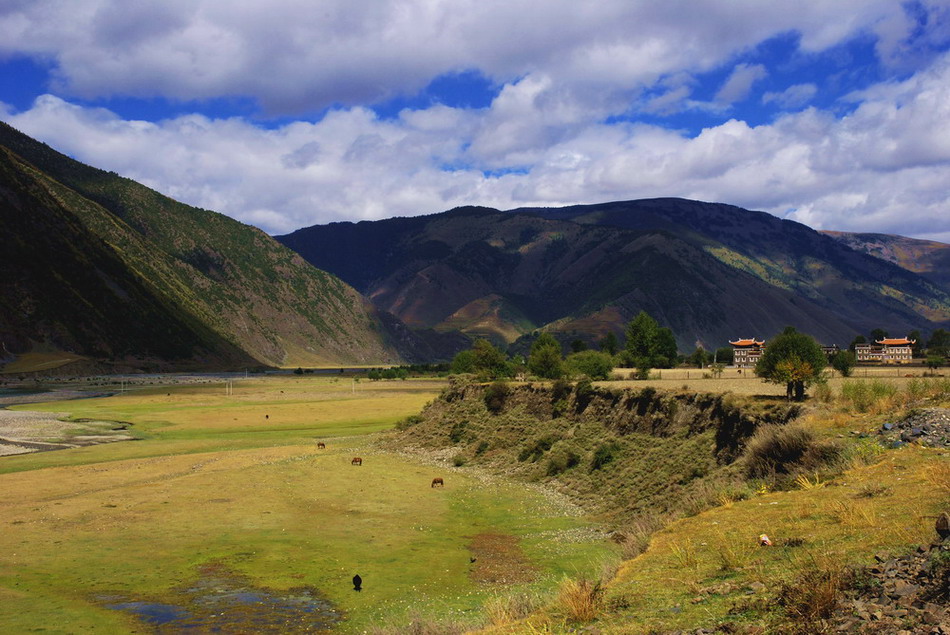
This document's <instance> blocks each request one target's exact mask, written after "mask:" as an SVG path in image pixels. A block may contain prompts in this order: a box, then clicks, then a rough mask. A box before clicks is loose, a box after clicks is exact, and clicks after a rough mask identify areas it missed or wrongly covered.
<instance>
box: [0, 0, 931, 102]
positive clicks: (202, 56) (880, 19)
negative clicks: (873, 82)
mask: <svg viewBox="0 0 950 635" xmlns="http://www.w3.org/2000/svg"><path fill="white" fill-rule="evenodd" d="M928 4H934V5H939V2H938V0H931V2H929V3H928ZM938 8H939V7H938V6H935V7H934V8H932V11H933V13H934V15H935V16H937V15H944V14H942V13H940V12H939V11H938ZM907 20H908V18H907V16H906V13H905V11H904V9H903V8H902V6H901V5H900V3H895V2H893V0H836V2H825V1H824V0H802V1H801V2H796V3H787V2H763V1H761V0H741V1H736V2H728V3H724V2H719V1H718V0H703V1H697V0H672V1H670V2H665V3H662V4H657V3H655V2H652V1H649V0H640V1H630V0H602V1H600V2H596V3H577V2H576V1H574V0H549V1H548V2H545V3H544V6H543V8H541V7H540V5H538V3H536V2H527V1H516V2H511V1H503V0H457V1H455V2H440V3H432V2H429V1H427V0H380V1H379V2H373V3H353V2H350V0H322V1H321V2H320V3H312V2H306V1H304V0H272V1H270V2H267V3H261V2H259V1H258V0H230V1H229V2H226V3H223V2H219V1H217V0H168V1H167V2H161V3H148V2H141V3H140V2H132V3H130V2H127V1H126V0H71V1H70V2H63V1H62V0H31V1H29V2H6V3H4V4H3V6H2V7H0V55H3V54H18V55H19V54H25V55H32V56H34V57H37V58H39V59H42V60H44V61H49V62H50V63H51V64H52V65H53V67H54V72H55V76H54V77H55V79H54V82H53V86H52V88H53V89H54V90H55V92H56V93H57V94H60V95H62V96H78V97H83V98H87V99H89V98H99V97H109V96H115V95H130V96H135V97H152V96H164V97H170V98H174V99H180V100H203V99H211V98H215V97H222V96H224V97H228V96H245V97H250V98H252V99H256V100H258V102H259V103H261V104H263V105H264V107H265V108H266V109H267V110H268V112H270V113H278V114H279V113H295V112H304V111H311V112H312V111H319V110H321V109H323V108H325V107H328V106H333V105H344V106H346V105H357V104H362V103H370V102H375V101H379V100H383V99H386V98H388V97H391V96H393V95H400V94H414V93H415V92H416V91H418V90H419V89H421V88H422V87H424V86H425V85H426V84H427V83H428V82H429V81H431V80H432V78H434V77H436V76H439V75H441V74H445V73H453V72H458V71H460V70H466V69H473V68H477V69H479V70H480V71H481V72H483V73H484V74H485V75H486V76H488V77H490V78H492V79H493V80H494V81H495V82H496V83H498V84H499V85H504V84H510V83H514V82H516V81H517V80H518V79H519V78H523V77H525V76H528V75H534V76H539V77H547V78H550V80H551V81H552V83H553V85H555V86H557V87H558V89H559V90H560V91H561V92H562V93H563V94H565V95H575V96H590V95H592V94H594V93H595V92H596V93H597V94H600V95H602V98H603V100H606V101H610V100H614V101H616V102H617V103H619V102H620V101H622V100H623V99H624V98H629V97H630V96H631V95H635V94H636V92H637V90H638V89H639V88H640V87H645V86H646V87H649V86H653V85H654V84H655V83H656V82H658V81H662V80H663V78H665V77H667V76H669V75H670V74H675V73H680V72H683V71H686V72H689V73H697V72H703V71H708V70H710V69H713V68H717V67H719V66H721V65H722V64H724V63H727V62H728V61H729V60H731V59H733V58H734V57H735V56H736V55H737V54H738V53H740V52H742V51H746V50H748V49H750V48H751V47H753V46H755V45H757V44H758V43H760V42H762V41H764V40H766V39H768V38H770V37H773V36H776V35H780V34H784V33H789V32H795V33H798V34H800V36H801V46H802V48H803V50H805V51H816V50H822V49H824V48H827V47H830V46H834V45H835V44H838V43H840V42H842V41H844V40H846V39H848V38H850V37H853V36H854V34H855V33H860V32H862V31H865V30H871V29H876V30H877V32H878V33H879V34H881V37H882V38H883V37H884V36H886V42H885V40H884V39H882V45H881V46H882V54H885V55H887V56H888V58H889V59H895V60H896V59H899V58H900V56H901V54H902V52H906V51H905V48H906V47H903V48H902V43H905V41H906V39H907V35H908V32H909V31H908V29H909V26H908V23H907ZM936 20H937V18H936V17H935V18H934V21H936ZM939 26H940V25H939V24H936V25H931V24H930V23H928V24H927V25H925V26H924V27H918V28H923V30H925V31H927V32H928V33H929V32H933V33H938V32H939ZM684 33H688V34H689V35H688V37H684V36H683V34H684ZM944 33H945V32H944ZM934 37H937V36H936V35H934ZM918 39H920V38H918ZM761 73H762V71H761V69H758V68H757V67H755V66H747V67H739V68H737V69H736V73H735V74H734V76H733V77H732V78H730V80H729V82H727V84H726V86H724V87H723V89H722V91H721V99H722V100H723V101H727V102H729V101H734V100H735V99H737V98H739V97H741V96H742V95H743V89H744V87H745V88H747V86H748V85H749V84H750V83H751V82H752V81H754V80H755V79H758V78H760V77H761V76H762V74H761ZM561 99H564V97H563V96H562V97H561ZM621 109H623V107H621Z"/></svg>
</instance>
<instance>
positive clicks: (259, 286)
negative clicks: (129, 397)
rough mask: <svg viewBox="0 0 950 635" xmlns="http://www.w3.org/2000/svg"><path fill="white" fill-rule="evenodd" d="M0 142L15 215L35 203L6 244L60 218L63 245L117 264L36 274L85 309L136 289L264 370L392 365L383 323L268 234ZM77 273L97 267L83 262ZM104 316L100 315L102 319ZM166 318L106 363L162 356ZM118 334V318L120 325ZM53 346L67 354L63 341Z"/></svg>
mask: <svg viewBox="0 0 950 635" xmlns="http://www.w3.org/2000/svg"><path fill="white" fill-rule="evenodd" d="M0 145H2V146H5V148H3V152H2V155H3V158H4V159H5V161H4V165H3V166H0V167H3V168H4V169H3V170H0V176H3V177H4V182H5V183H6V184H7V187H9V188H10V191H11V192H12V193H13V194H12V195H11V201H13V203H11V206H13V207H16V205H15V203H16V200H17V198H18V195H20V194H26V193H29V194H30V197H29V200H30V201H32V202H36V205H34V206H33V209H31V211H30V216H31V219H32V225H31V226H30V227H29V228H24V227H21V226H20V225H17V226H16V227H15V230H16V231H13V230H8V231H10V233H11V235H12V236H14V237H15V238H16V239H17V240H19V241H27V240H30V239H33V238H38V239H44V236H45V234H47V233H48V232H49V231H50V228H49V227H48V226H49V225H52V224H54V222H58V221H56V220H55V219H53V217H54V216H55V217H56V218H57V219H58V218H59V217H62V218H65V219H66V220H65V221H63V222H62V223H60V224H61V225H64V226H68V230H69V232H70V233H71V234H72V237H71V239H70V240H67V241H66V242H67V243H70V242H76V241H77V240H78V238H77V235H79V234H82V236H83V237H85V238H86V240H88V241H90V242H92V243H95V244H96V247H97V249H99V250H101V251H102V252H103V253H104V254H106V255H107V256H108V257H109V258H110V262H111V261H112V260H117V261H118V263H119V265H118V266H116V267H113V268H115V269H118V271H115V272H113V271H111V270H109V269H102V271H100V278H101V279H99V278H97V277H96V276H95V275H92V276H89V275H87V276H85V277H83V276H81V275H79V274H78V273H77V271H76V269H77V268H75V267H67V266H64V264H63V263H62V262H58V261H56V260H55V259H54V260H53V261H51V266H53V268H54V271H53V272H52V273H49V272H44V274H43V275H37V276H36V278H37V280H40V281H43V283H44V284H46V285H50V284H53V283H51V282H49V280H57V281H58V282H57V283H56V284H59V285H60V286H66V287H68V288H69V290H70V291H71V292H72V293H74V295H76V296H77V297H78V301H79V302H80V303H82V302H83V299H84V297H85V296H88V297H89V303H90V304H92V305H93V306H95V304H96V302H95V299H96V297H97V294H100V295H105V297H106V298H107V299H108V300H110V301H113V302H114V301H115V297H112V296H111V295H110V294H114V295H116V296H118V297H119V298H124V297H126V296H127V295H129V294H131V293H132V291H131V290H136V291H139V290H138V289H137V287H142V290H141V291H139V292H140V293H143V294H145V295H147V296H148V299H149V300H150V301H151V303H152V304H157V305H159V307H158V308H159V309H161V310H163V311H165V312H166V313H167V314H168V315H169V316H173V317H174V319H175V320H177V321H179V322H181V323H182V324H183V326H184V327H185V328H187V329H188V330H190V332H191V334H192V336H193V337H195V336H197V337H198V338H199V340H200V342H201V343H204V344H205V346H206V347H207V348H208V349H210V352H212V353H214V352H219V351H224V352H226V353H228V354H229V355H231V356H232V357H233V356H235V354H234V351H231V350H228V349H229V346H230V347H235V348H237V349H240V350H241V351H245V352H246V353H247V354H248V355H250V357H251V358H253V359H254V360H257V361H258V362H259V363H263V364H268V365H275V366H282V365H287V366H297V365H319V364H324V363H328V362H330V363H357V362H363V363H379V362H383V361H395V360H398V354H397V353H396V352H395V351H394V349H393V348H392V347H391V346H390V345H389V344H388V343H387V342H385V341H384V337H383V336H382V335H381V325H380V322H379V320H377V319H376V317H375V315H374V314H373V313H372V311H371V310H370V309H369V307H368V306H367V304H366V303H365V300H364V299H363V298H362V297H361V296H360V295H359V293H357V292H356V291H355V290H354V289H352V288H351V287H349V286H348V285H346V284H345V283H343V282H342V281H341V280H340V279H339V278H337V277H335V276H333V275H330V274H328V273H326V272H324V271H320V270H317V269H315V268H313V267H311V266H309V265H308V264H307V263H306V262H305V261H304V260H303V259H302V258H300V257H299V256H298V255H297V254H295V253H294V252H292V251H291V250H289V249H287V248H285V247H283V246H282V245H280V244H279V243H278V242H276V241H275V240H274V239H272V238H271V237H270V236H268V235H267V234H265V233H264V232H262V231H260V230H258V229H256V228H253V227H250V226H247V225H244V224H243V223H240V222H238V221H235V220H233V219H231V218H228V217H227V216H224V215H222V214H217V213H214V212H211V211H208V210H203V209H198V208H195V207H191V206H188V205H185V204H183V203H179V202H177V201H174V200H172V199H170V198H168V197H166V196H163V195H161V194H159V193H158V192H155V191H154V190H151V189H149V188H147V187H145V186H143V185H141V184H139V183H136V182H134V181H132V180H130V179H125V178H122V177H119V176H118V175H116V174H114V173H110V172H105V171H102V170H98V169H96V168H93V167H90V166H86V165H83V164H81V163H79V162H77V161H74V160H73V159H71V158H69V157H67V156H65V155H62V154H60V153H57V152H56V151H54V150H52V149H51V148H49V147H48V146H46V145H44V144H41V143H38V142H36V141H35V140H33V139H30V138H29V137H27V136H25V135H22V134H20V133H18V132H17V131H15V130H14V129H12V128H10V127H9V126H7V125H6V124H3V123H2V122H0ZM44 223H45V224H46V225H47V226H46V227H44V226H43V225H44ZM21 225H22V223H21ZM0 226H2V223H0ZM68 251H69V250H68V249H67V252H68ZM77 257H78V256H77ZM22 262H23V261H22V260H21V265H22ZM25 262H27V263H29V262H30V259H25ZM113 264H114V263H113ZM78 269H79V270H80V271H84V270H86V269H88V270H95V269H96V268H95V267H93V266H90V265H88V264H87V266H85V267H79V268H78ZM122 269H124V270H122ZM130 277H131V278H132V279H131V280H127V278H130ZM27 279H29V278H27ZM36 284H37V285H39V284H41V283H40V282H37V283H36ZM73 287H75V288H73ZM130 289H131V290H130ZM55 290H56V288H55V285H54V289H53V291H55ZM15 291H17V294H16V295H15V297H16V296H17V295H25V296H26V298H27V299H29V298H31V297H34V296H35V297H38V298H42V297H44V296H45V295H53V296H56V295H57V294H56V293H52V292H50V290H48V289H45V290H43V291H44V292H42V293H41V292H40V290H37V289H32V288H30V287H28V286H27V287H26V288H25V289H15ZM61 294H62V290H61V289H60V295H61ZM24 302H25V306H29V302H27V301H26V300H24ZM120 304H121V303H120ZM133 304H137V303H133ZM47 313H49V315H47V314H42V313H39V312H38V315H36V316H35V317H34V319H33V320H32V321H31V322H30V326H31V327H32V328H33V329H34V330H35V329H37V328H41V327H43V326H44V323H43V322H44V320H51V319H61V314H58V313H56V312H55V311H54V310H52V309H50V310H49V311H47ZM80 317H81V316H80ZM80 317H73V318H72V319H71V320H64V324H63V325H62V327H61V329H59V330H57V329H54V328H47V331H48V332H32V333H26V334H25V336H24V337H26V338H27V339H33V340H43V339H47V338H52V339H54V340H55V339H56V338H57V337H58V338H60V339H63V338H64V337H65V336H64V335H63V334H62V333H60V330H63V329H65V330H66V332H67V333H73V331H76V330H77V328H78V327H77V325H76V324H74V322H80V323H81V320H80ZM110 318H111V315H110V312H108V311H106V312H105V313H104V315H103V321H104V323H106V324H108V323H109V320H110ZM169 319H170V318H168V319H165V320H161V319H140V320H137V321H133V322H136V323H139V322H140V323H142V324H144V325H147V327H148V332H147V333H146V332H143V333H138V334H137V335H136V337H134V338H131V340H130V341H129V342H124V344H125V346H126V348H127V349H128V350H119V351H114V352H112V355H113V356H115V357H119V356H121V355H130V356H144V355H146V354H147V353H148V352H150V351H155V350H158V351H159V352H160V351H161V347H160V346H158V345H157V344H159V343H160V342H161V338H162V337H163V335H164V336H165V337H170V335H168V334H165V333H164V330H165V325H166V323H167V322H169ZM123 326H124V325H123V323H122V322H118V321H117V324H116V328H117V329H118V328H119V327H123ZM142 330H143V331H144V330H145V329H144V328H143V329H142ZM106 332H108V331H106ZM74 335H75V334H74ZM179 337H184V336H179ZM150 338H151V339H150ZM74 339H76V340H78V341H77V342H75V343H74V342H68V343H69V344H72V346H73V348H75V349H76V350H83V351H84V350H85V349H82V347H83V345H85V346H86V348H89V344H88V343H87V342H85V341H84V338H82V337H79V336H78V335H75V337H74ZM101 339H103V340H104V342H105V343H104V344H103V345H104V346H105V345H106V344H108V340H109V338H108V337H102V338H101ZM60 345H61V346H64V347H65V343H63V342H60ZM96 352H97V353H98V351H96ZM189 352H190V349H187V348H185V349H184V350H183V351H181V352H180V356H181V357H184V358H187V357H188V355H189ZM152 354H153V355H156V356H157V353H154V352H153V353H152ZM193 354H194V355H195V356H198V355H199V352H195V353H193ZM100 356H102V355H100ZM242 361H247V360H242Z"/></svg>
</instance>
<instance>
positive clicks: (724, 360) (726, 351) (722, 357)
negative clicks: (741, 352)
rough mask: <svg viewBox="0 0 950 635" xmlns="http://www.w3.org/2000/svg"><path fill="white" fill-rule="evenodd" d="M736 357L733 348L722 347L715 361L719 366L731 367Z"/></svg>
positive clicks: (717, 352) (716, 354)
mask: <svg viewBox="0 0 950 635" xmlns="http://www.w3.org/2000/svg"><path fill="white" fill-rule="evenodd" d="M734 356H735V351H734V350H733V348H732V347H731V346H720V347H719V348H717V349H716V353H715V355H714V356H713V357H714V359H713V361H714V362H715V363H717V364H726V365H729V364H731V363H732V361H733V357H734Z"/></svg>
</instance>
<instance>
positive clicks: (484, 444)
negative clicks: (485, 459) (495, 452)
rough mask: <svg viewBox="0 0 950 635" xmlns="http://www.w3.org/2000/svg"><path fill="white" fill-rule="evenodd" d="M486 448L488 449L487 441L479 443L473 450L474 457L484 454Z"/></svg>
mask: <svg viewBox="0 0 950 635" xmlns="http://www.w3.org/2000/svg"><path fill="white" fill-rule="evenodd" d="M488 447H489V444H488V441H482V442H481V443H479V444H478V447H477V448H475V456H478V455H479V454H484V453H485V450H487V449H488Z"/></svg>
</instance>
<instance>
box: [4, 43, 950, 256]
mask: <svg viewBox="0 0 950 635" xmlns="http://www.w3.org/2000/svg"><path fill="white" fill-rule="evenodd" d="M549 81H550V80H549V79H548V78H545V77H541V76H538V77H535V76H531V77H526V78H524V79H522V80H521V81H519V82H516V83H514V84H511V85H509V86H506V87H505V89H504V90H502V91H501V94H500V95H499V96H498V98H497V99H495V101H494V103H493V104H492V106H491V107H490V108H487V109H481V110H465V109H456V108H449V107H446V106H442V105H435V106H432V107H429V108H425V109H419V110H406V111H404V112H403V113H401V114H400V116H398V117H397V118H395V119H386V120H381V119H379V118H378V117H377V116H376V115H375V114H374V113H373V112H372V111H370V110H368V109H365V108H359V107H354V108H344V109H337V110H334V111H331V112H330V113H328V114H327V115H326V116H325V117H324V118H323V119H322V120H320V121H319V122H317V123H306V122H295V123H290V124H287V125H284V126H281V127H277V128H274V129H262V128H260V127H257V126H255V125H254V124H253V123H252V122H249V121H247V120H244V119H240V118H234V119H210V118H207V117H203V116H198V115H189V116H183V117H178V118H175V119H170V120H166V121H162V122H157V123H149V122H140V121H127V120H123V119H121V118H119V117H118V116H116V115H114V114H112V113H110V112H108V111H106V110H102V109H94V108H85V107H81V106H78V105H75V104H72V103H69V102H67V101H64V100H63V99H61V98H57V97H52V96H45V97H43V98H41V99H39V100H37V101H36V103H35V104H34V105H33V107H32V108H30V109H29V110H27V111H25V112H22V113H19V114H15V115H12V116H10V117H9V120H10V122H11V123H12V124H13V125H14V126H16V127H17V128H19V129H21V130H23V131H24V132H26V133H28V134H31V135H34V136H38V137H40V138H42V139H43V140H44V141H47V142H48V143H50V144H52V145H53V146H54V147H57V148H59V149H61V150H62V151H65V152H68V153H69V154H72V155H74V156H76V157H79V158H80V159H81V160H83V161H86V162H88V163H91V164H94V165H97V166H99V167H103V168H105V169H110V170H115V171H117V172H119V173H121V174H124V175H126V176H129V177H131V178H135V179H137V180H140V181H142V182H144V183H146V184H148V185H150V186H152V187H155V188H156V189H158V190H160V191H162V192H165V193H167V194H169V195H171V196H173V197H175V198H178V199H181V200H183V201H186V202H189V203H192V204H195V205H199V206H201V207H206V208H210V209H215V210H218V211H222V212H225V213H227V214H229V215H231V216H234V217H236V218H238V219H240V220H243V221H245V222H248V223H253V224H256V225H259V226H261V227H263V228H264V229H265V230H267V231H270V232H273V233H283V232H287V231H290V230H293V229H295V228H297V227H301V226H305V225H311V224H314V223H321V222H329V221H334V220H343V219H364V218H365V219H370V218H383V217H389V216H393V215H414V214H420V213H431V212H437V211H442V210H444V209H448V208H450V207H453V206H455V205H464V204H484V205H491V206H495V207H500V208H512V207H518V206H524V205H559V204H571V203H590V202H597V201H603V200H616V199H623V198H638V197H648V196H684V197H688V198H697V199H701V200H709V201H722V202H729V203H734V204H737V205H741V206H744V207H748V208H751V209H761V210H765V211H769V212H772V213H774V214H777V215H779V216H784V217H788V218H793V219H795V220H798V221H801V222H804V223H806V224H808V225H811V226H813V227H815V228H820V229H840V230H853V231H885V232H892V233H899V234H904V235H911V236H930V237H933V238H937V239H939V238H941V237H944V238H945V237H946V236H948V235H950V214H948V210H950V192H948V190H947V188H946V183H948V182H950V54H944V55H943V56H942V57H940V58H938V59H937V60H936V61H935V62H934V63H933V64H932V65H931V66H930V67H928V68H927V69H925V70H923V71H921V72H919V73H917V74H915V75H913V76H911V77H910V78H908V79H905V80H903V81H899V82H887V83H884V84H880V85H877V86H874V87H872V88H870V89H868V90H865V91H863V92H862V93H860V94H856V95H854V96H853V99H854V100H855V101H856V105H855V107H854V109H853V110H852V111H851V112H850V113H849V114H848V115H847V116H844V117H839V116H836V115H835V114H833V113H830V112H825V111H821V110H818V109H816V108H807V109H805V110H803V111H800V112H790V113H786V114H785V115H783V116H781V117H779V118H778V119H776V120H775V121H774V122H772V123H770V124H767V125H760V126H750V125H749V124H747V123H745V122H743V121H739V120H729V121H726V122H723V123H721V124H719V125H715V126H711V127H709V128H706V129H705V130H703V131H702V132H701V133H700V134H698V135H695V136H689V135H687V134H684V133H682V132H677V131H672V130H668V129H664V128H662V127H659V126H656V125H646V124H643V123H632V122H621V123H613V124H607V123H604V122H603V121H596V122H589V121H586V120H585V119H584V117H582V116H580V115H579V114H578V112H577V111H576V110H575V109H573V108H572V107H571V106H570V105H569V104H568V105H565V104H559V103H557V102H556V100H555V102H554V103H548V102H547V101H545V99H547V98H548V96H549V94H550V88H551V86H550V84H549ZM515 139H517V143H515V142H514V141H513V140H515ZM513 168H518V169H513Z"/></svg>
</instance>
